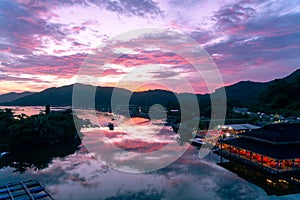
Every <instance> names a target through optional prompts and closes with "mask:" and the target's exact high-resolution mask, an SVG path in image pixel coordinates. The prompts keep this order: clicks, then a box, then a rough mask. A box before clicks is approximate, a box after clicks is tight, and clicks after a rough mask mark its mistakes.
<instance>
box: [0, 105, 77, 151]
mask: <svg viewBox="0 0 300 200" xmlns="http://www.w3.org/2000/svg"><path fill="white" fill-rule="evenodd" d="M75 120H77V121H78V122H79V123H81V120H80V119H78V118H76V117H75ZM67 142H69V143H73V144H74V143H76V144H80V143H81V141H80V138H79V137H78V135H77V131H76V127H75V124H74V119H73V115H72V111H71V110H66V111H59V112H50V113H48V114H43V113H41V114H39V115H33V116H26V115H25V114H21V115H14V113H13V112H12V110H10V109H4V110H0V151H1V150H2V151H14V150H17V149H24V148H31V147H36V146H42V145H53V144H61V143H67Z"/></svg>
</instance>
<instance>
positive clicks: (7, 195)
mask: <svg viewBox="0 0 300 200" xmlns="http://www.w3.org/2000/svg"><path fill="white" fill-rule="evenodd" d="M35 199H42V200H49V199H50V200H53V198H52V197H51V196H50V194H49V193H48V192H47V191H46V190H45V188H44V187H42V186H41V184H40V183H39V182H38V181H36V180H28V181H21V182H18V183H8V184H6V185H0V200H35Z"/></svg>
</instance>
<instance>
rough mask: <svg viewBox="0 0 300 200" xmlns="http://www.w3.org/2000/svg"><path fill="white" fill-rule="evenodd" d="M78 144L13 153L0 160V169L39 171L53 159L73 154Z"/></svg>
mask: <svg viewBox="0 0 300 200" xmlns="http://www.w3.org/2000/svg"><path fill="white" fill-rule="evenodd" d="M79 144H80V143H77V144H74V143H70V144H56V145H47V146H43V147H36V148H32V149H28V148H27V149H26V150H22V151H18V150H17V151H13V152H9V153H8V154H6V155H4V156H3V157H2V158H1V159H0V168H4V167H11V168H14V169H15V170H14V172H19V173H24V172H25V171H26V170H28V169H34V170H41V169H45V168H47V167H48V166H49V164H50V163H51V162H52V160H53V159H54V158H55V157H65V156H68V155H70V154H73V153H75V151H77V150H78V149H79Z"/></svg>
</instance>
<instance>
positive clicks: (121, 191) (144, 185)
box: [0, 147, 299, 200]
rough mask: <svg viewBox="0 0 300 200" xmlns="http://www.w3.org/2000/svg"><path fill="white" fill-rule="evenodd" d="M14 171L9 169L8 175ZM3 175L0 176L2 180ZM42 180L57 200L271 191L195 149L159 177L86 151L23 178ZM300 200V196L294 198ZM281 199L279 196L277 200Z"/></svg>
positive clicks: (169, 198) (169, 199)
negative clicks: (122, 168) (115, 164)
mask: <svg viewBox="0 0 300 200" xmlns="http://www.w3.org/2000/svg"><path fill="white" fill-rule="evenodd" d="M7 171H9V170H7ZM1 173H3V172H2V171H0V175H1V179H2V177H4V178H5V177H6V176H2V174H1ZM25 176H26V177H27V178H28V177H31V176H32V178H35V179H37V180H39V181H40V182H41V183H42V184H43V185H44V186H46V189H47V190H48V191H49V193H50V194H51V195H53V197H54V198H55V199H75V200H76V199H165V200H173V199H232V198H235V199H254V198H255V199H256V198H259V197H260V198H261V199H266V198H267V197H268V196H266V194H265V192H264V191H263V190H262V189H259V188H257V187H256V186H254V185H252V184H249V183H247V182H246V181H244V180H242V179H240V178H239V177H238V176H236V175H234V174H233V173H231V172H228V171H227V170H225V169H223V168H221V167H219V166H217V165H216V164H214V161H213V158H205V159H199V158H198V151H197V150H195V149H194V148H193V147H190V148H189V149H188V151H187V152H186V153H185V154H184V155H183V156H182V157H181V158H179V159H178V160H177V161H176V162H174V163H172V164H171V165H169V166H167V167H165V168H164V169H161V170H159V171H156V172H151V173H144V174H131V173H124V172H119V171H116V170H113V169H110V168H108V167H107V166H106V165H104V163H102V162H101V161H97V160H96V159H95V158H94V155H93V154H91V153H88V152H87V150H86V149H85V148H81V149H80V150H79V151H78V152H76V153H75V154H73V155H70V156H67V157H65V158H57V159H54V160H53V163H52V164H51V165H50V166H49V167H48V168H47V169H45V170H40V171H37V172H34V171H32V172H27V174H25V175H22V177H23V179H24V177H25ZM292 197H294V198H295V199H296V198H297V197H299V195H294V196H289V199H292ZM271 198H274V199H276V198H277V197H271Z"/></svg>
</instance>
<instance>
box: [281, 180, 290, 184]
mask: <svg viewBox="0 0 300 200" xmlns="http://www.w3.org/2000/svg"><path fill="white" fill-rule="evenodd" d="M279 182H280V183H285V184H289V182H287V181H286V180H282V179H279Z"/></svg>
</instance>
